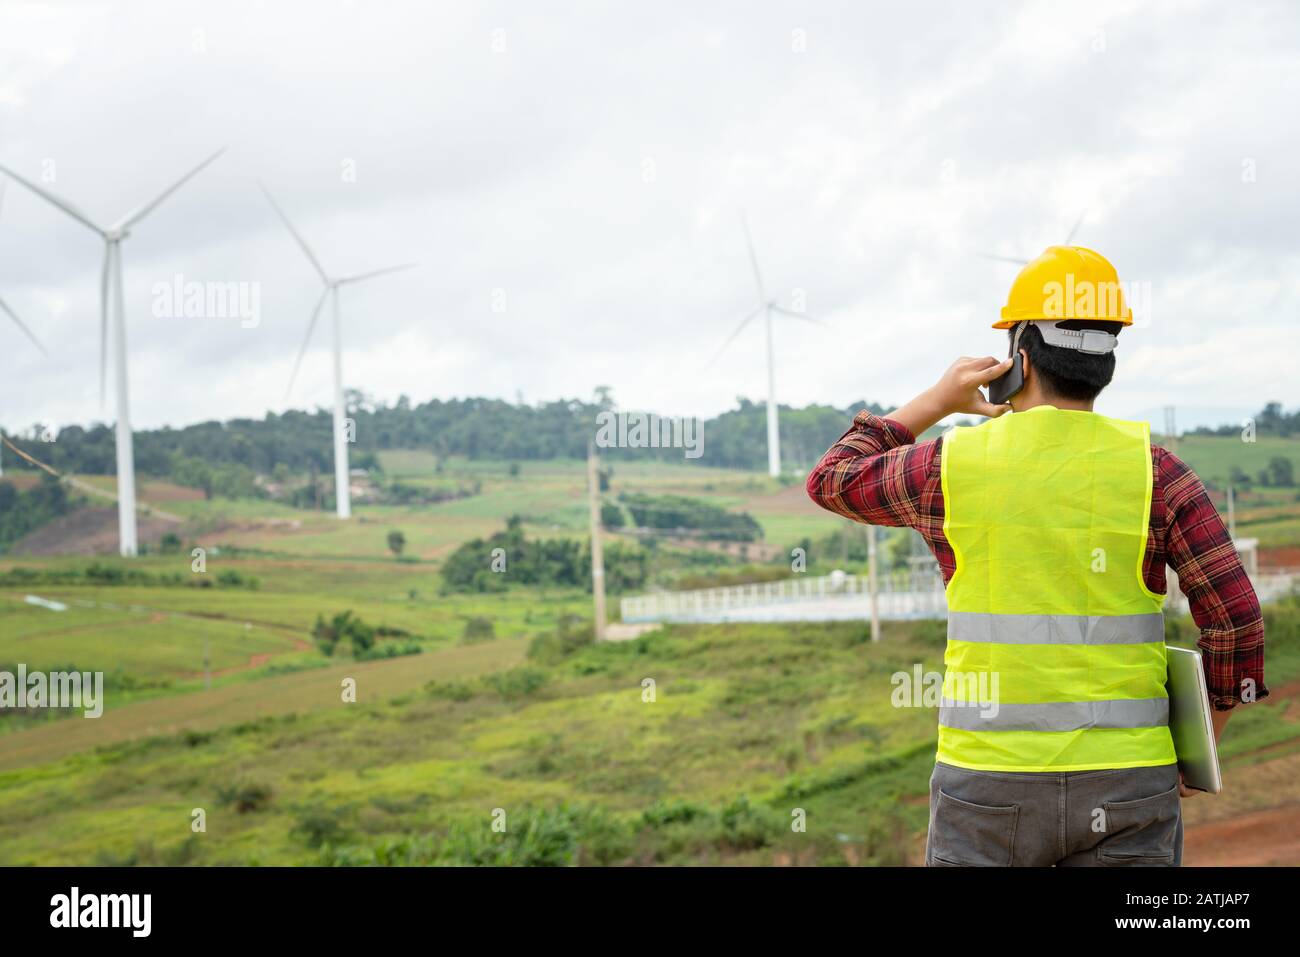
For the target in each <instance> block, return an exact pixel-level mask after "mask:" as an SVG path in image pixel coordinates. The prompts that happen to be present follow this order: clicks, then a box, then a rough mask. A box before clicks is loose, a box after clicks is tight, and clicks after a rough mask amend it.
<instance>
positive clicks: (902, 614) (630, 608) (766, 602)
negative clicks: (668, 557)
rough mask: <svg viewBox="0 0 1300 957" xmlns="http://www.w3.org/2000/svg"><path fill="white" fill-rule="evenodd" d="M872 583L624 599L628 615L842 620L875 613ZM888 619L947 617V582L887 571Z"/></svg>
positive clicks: (787, 582)
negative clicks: (888, 573)
mask: <svg viewBox="0 0 1300 957" xmlns="http://www.w3.org/2000/svg"><path fill="white" fill-rule="evenodd" d="M870 590H871V585H870V579H869V578H868V577H867V576H866V575H846V574H844V573H843V572H833V573H831V574H830V575H822V576H819V577H801V578H783V579H781V580H779V581H771V582H756V583H754V584H750V585H730V586H728V587H725V588H705V589H702V590H700V591H680V592H659V593H656V594H653V595H639V596H636V597H631V598H624V599H622V600H621V602H620V604H619V607H620V609H621V610H622V614H623V620H624V621H627V622H638V621H680V622H723V621H836V620H856V619H864V620H865V619H869V618H870V617H871V594H870ZM877 603H878V606H879V611H880V617H881V618H884V619H903V618H942V617H944V615H945V614H947V605H946V603H945V602H944V596H943V581H942V580H941V579H940V578H939V576H938V573H937V570H936V572H935V573H934V574H915V575H911V574H909V575H904V576H888V575H881V576H880V580H879V587H878V593H877Z"/></svg>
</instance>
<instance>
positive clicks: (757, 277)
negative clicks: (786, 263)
mask: <svg viewBox="0 0 1300 957" xmlns="http://www.w3.org/2000/svg"><path fill="white" fill-rule="evenodd" d="M740 225H741V226H743V227H744V228H745V245H746V246H748V247H749V264H750V265H751V266H753V267H754V282H755V283H757V284H758V298H759V300H760V301H764V300H766V299H767V293H765V292H764V291H763V277H762V275H761V274H760V273H759V271H758V256H757V254H756V253H755V252H754V240H753V239H751V238H750V236H749V220H748V219H746V218H745V214H744V213H741V214H740Z"/></svg>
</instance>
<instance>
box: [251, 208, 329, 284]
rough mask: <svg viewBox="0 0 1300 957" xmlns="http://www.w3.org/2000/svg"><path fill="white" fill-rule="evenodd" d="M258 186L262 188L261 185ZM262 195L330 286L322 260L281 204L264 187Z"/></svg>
mask: <svg viewBox="0 0 1300 957" xmlns="http://www.w3.org/2000/svg"><path fill="white" fill-rule="evenodd" d="M258 185H259V186H261V184H260V183H259V184H258ZM262 193H263V195H265V196H266V199H267V202H269V203H270V204H271V208H272V209H274V210H275V212H276V214H277V215H278V216H279V217H280V221H281V222H283V223H284V225H285V226H287V227H288V229H289V232H290V233H291V234H292V235H293V238H294V239H295V240H297V242H298V246H299V248H301V249H302V251H303V252H304V253H306V254H307V258H308V259H309V260H311V264H312V267H313V268H314V269H315V270H316V273H317V274H318V275H319V276H320V278H321V280H322V281H323V282H324V283H326V285H328V284H329V281H330V277H329V276H327V275H325V269H324V268H323V267H322V266H321V264H320V260H319V259H317V258H316V254H315V253H313V252H312V251H311V247H310V246H308V245H307V240H305V239H303V238H302V236H301V235H300V234H299V233H298V230H296V229H294V228H293V223H291V222H289V217H288V216H286V215H285V214H284V210H282V209H281V208H280V204H279V203H277V202H276V201H275V198H274V197H273V196H272V195H271V191H270V190H268V189H267V188H266V187H265V186H262Z"/></svg>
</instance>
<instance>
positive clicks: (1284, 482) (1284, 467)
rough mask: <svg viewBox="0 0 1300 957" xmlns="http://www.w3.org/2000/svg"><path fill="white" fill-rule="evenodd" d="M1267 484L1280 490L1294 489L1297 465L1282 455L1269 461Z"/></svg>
mask: <svg viewBox="0 0 1300 957" xmlns="http://www.w3.org/2000/svg"><path fill="white" fill-rule="evenodd" d="M1267 474H1268V478H1269V481H1268V482H1267V483H1266V484H1269V485H1273V486H1276V487H1278V488H1292V487H1293V486H1294V485H1295V463H1293V462H1292V461H1291V460H1290V459H1289V458H1286V457H1285V456H1282V455H1275V456H1273V458H1271V459H1269V460H1268V469H1267Z"/></svg>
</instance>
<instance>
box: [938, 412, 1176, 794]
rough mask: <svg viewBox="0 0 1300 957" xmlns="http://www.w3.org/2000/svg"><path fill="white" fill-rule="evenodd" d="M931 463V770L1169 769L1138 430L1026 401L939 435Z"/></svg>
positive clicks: (1146, 434) (1160, 639)
mask: <svg viewBox="0 0 1300 957" xmlns="http://www.w3.org/2000/svg"><path fill="white" fill-rule="evenodd" d="M941 463H942V476H943V499H944V522H943V530H944V533H945V534H946V536H947V538H948V542H949V544H950V545H951V546H952V549H953V553H954V555H955V557H956V570H955V571H954V572H953V575H952V578H951V579H950V580H949V582H948V588H947V598H948V647H947V650H946V652H945V653H944V658H943V660H944V667H945V673H944V685H943V695H942V700H941V706H940V711H939V751H938V760H940V761H942V762H944V763H945V764H952V765H956V766H957V767H963V768H973V769H976V770H981V771H1086V770H1093V769H1097V768H1137V767H1150V766H1154V765H1163V764H1171V763H1173V762H1174V761H1175V756H1174V746H1173V739H1172V738H1171V736H1170V734H1169V697H1168V694H1167V692H1166V691H1165V679H1166V664H1165V643H1164V619H1163V616H1162V615H1161V610H1160V609H1161V605H1162V604H1163V602H1164V596H1163V595H1158V594H1156V593H1155V592H1153V591H1150V590H1149V589H1148V588H1147V587H1146V583H1145V581H1144V580H1143V576H1142V562H1143V556H1144V553H1145V550H1146V543H1147V529H1148V524H1149V516H1150V513H1151V441H1150V427H1149V426H1148V424H1147V423H1145V422H1123V421H1120V420H1118V419H1110V418H1106V417H1105V416H1102V415H1097V414H1096V413H1094V412H1079V411H1073V410H1063V409H1057V408H1054V407H1052V406H1037V407H1035V408H1033V409H1029V410H1027V411H1025V412H1016V413H1012V414H1009V415H1004V416H1002V417H1000V418H996V419H990V420H989V421H987V422H985V423H983V424H982V425H979V426H975V427H970V428H956V429H953V430H951V431H949V432H948V433H947V434H945V435H944V437H943V444H942V449H941Z"/></svg>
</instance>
